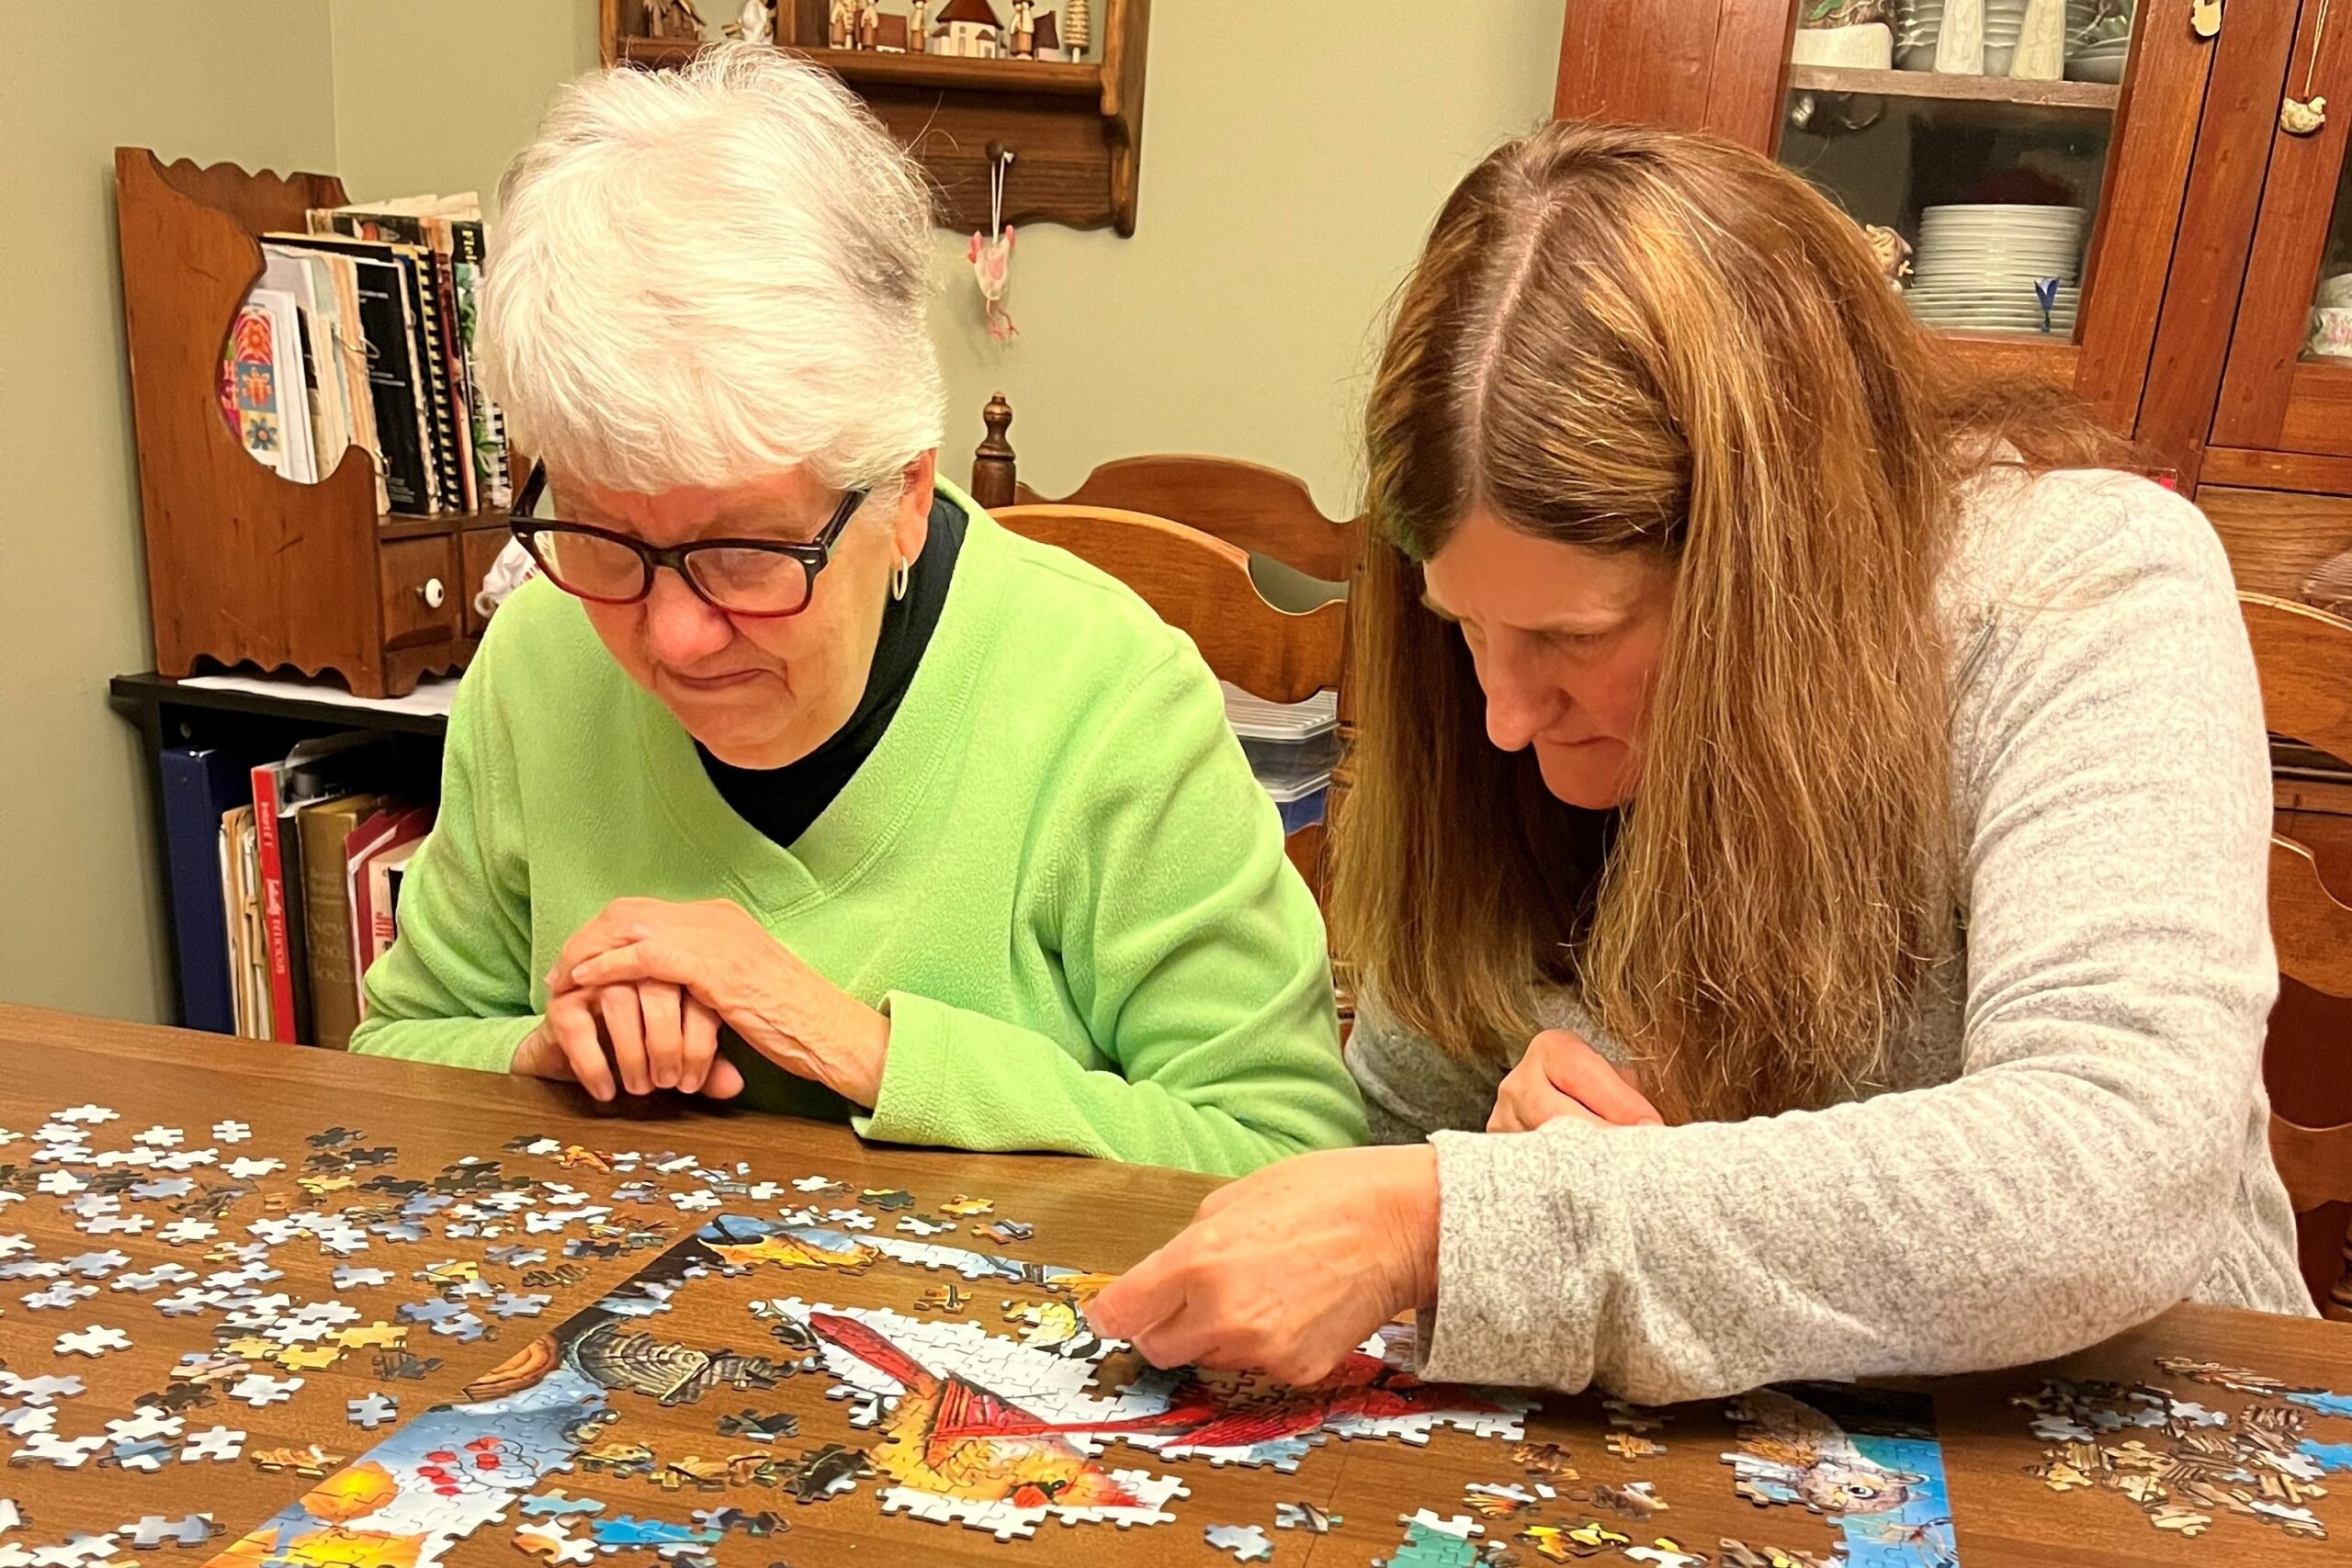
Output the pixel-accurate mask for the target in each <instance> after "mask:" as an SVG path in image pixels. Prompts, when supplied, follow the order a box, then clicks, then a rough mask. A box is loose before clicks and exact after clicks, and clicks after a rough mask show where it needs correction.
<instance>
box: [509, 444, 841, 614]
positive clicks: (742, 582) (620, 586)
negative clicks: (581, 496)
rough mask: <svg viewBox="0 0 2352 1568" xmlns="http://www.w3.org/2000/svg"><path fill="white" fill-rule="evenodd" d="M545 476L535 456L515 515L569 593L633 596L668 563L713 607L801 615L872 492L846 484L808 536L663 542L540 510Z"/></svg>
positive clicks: (632, 599)
mask: <svg viewBox="0 0 2352 1568" xmlns="http://www.w3.org/2000/svg"><path fill="white" fill-rule="evenodd" d="M547 484H548V470H547V466H546V465H545V464H543V463H533V464H532V465H531V476H530V478H529V479H526V480H524V481H523V489H522V491H521V492H520V493H519V494H517V495H516V496H515V510H514V512H513V513H512V515H511V517H510V519H509V521H510V523H511V524H512V525H513V527H514V530H515V538H517V539H519V540H521V541H522V544H523V547H524V548H525V549H526V550H528V551H530V552H531V558H532V559H533V560H534V561H536V562H537V563H538V568H539V570H541V571H543V572H545V573H546V574H547V578H548V581H550V582H552V583H554V584H555V585H556V586H557V587H558V588H560V589H562V590H563V591H564V592H566V593H570V594H573V595H575V596H577V597H579V598H582V599H593V600H594V601H595V602H596V603H597V604H636V603H637V602H638V601H639V600H640V599H642V598H644V597H645V596H646V595H647V594H649V593H650V592H653V572H654V569H655V568H657V567H664V566H666V567H668V568H669V569H670V570H672V571H674V572H676V573H677V574H678V575H679V576H680V577H682V578H684V580H685V583H686V586H687V587H689V588H691V589H693V590H694V591H695V593H696V594H697V595H699V596H700V597H701V599H702V600H703V602H704V603H705V604H709V605H711V606H712V607H713V608H715V609H718V610H723V611H725V612H726V613H727V614H729V615H763V616H770V617H775V616H783V615H798V614H799V613H800V612H801V611H803V610H805V609H807V608H808V607H809V599H810V597H811V596H812V595H813V594H814V593H815V592H816V589H817V574H818V573H819V572H820V571H822V570H825V567H826V564H827V563H828V562H830V561H831V559H832V558H833V542H834V541H835V540H837V539H839V538H840V537H841V536H842V529H844V528H846V527H848V526H849V520H850V519H851V518H852V517H854V516H855V515H856V514H857V509H858V508H859V507H860V506H862V505H863V504H865V496H866V492H865V491H862V490H853V491H843V492H842V500H841V504H840V505H839V506H836V507H834V508H833V514H832V516H831V519H829V520H828V521H827V522H826V524H825V525H824V527H823V528H822V529H820V530H819V532H818V534H817V536H816V537H815V538H814V539H811V540H809V542H808V543H807V544H786V543H783V542H780V541H778V540H775V539H696V540H695V542H694V543H693V544H691V545H670V546H662V545H649V544H647V543H646V542H645V541H644V540H642V539H632V538H630V537H629V536H628V535H626V534H616V533H614V532H613V531H612V530H611V529H609V528H598V527H594V526H592V525H588V524H586V523H568V522H565V521H564V520H563V519H561V518H560V517H534V516H533V515H531V513H532V512H533V511H534V510H535V509H536V508H537V506H538V504H539V498H540V496H542V495H543V494H545V493H546V491H547Z"/></svg>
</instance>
